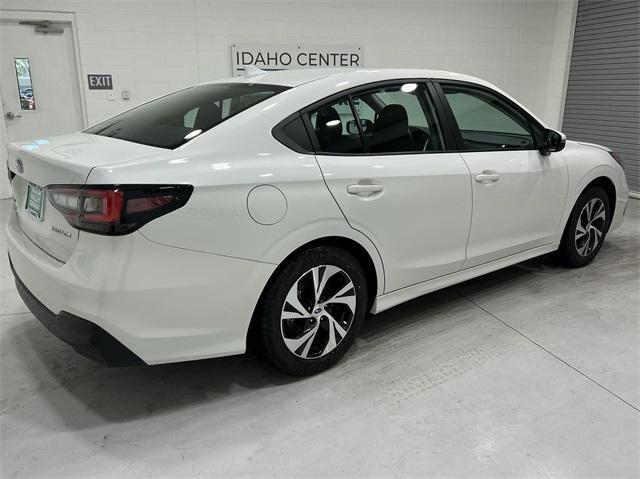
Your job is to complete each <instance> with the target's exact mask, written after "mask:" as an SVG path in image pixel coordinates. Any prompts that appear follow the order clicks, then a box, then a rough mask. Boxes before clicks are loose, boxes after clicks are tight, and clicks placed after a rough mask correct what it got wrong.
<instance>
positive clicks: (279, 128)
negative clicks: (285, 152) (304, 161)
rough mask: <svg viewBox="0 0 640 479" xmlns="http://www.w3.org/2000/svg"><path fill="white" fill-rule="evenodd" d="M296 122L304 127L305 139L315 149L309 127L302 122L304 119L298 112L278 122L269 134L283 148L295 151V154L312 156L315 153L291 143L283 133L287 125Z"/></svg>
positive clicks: (293, 142)
mask: <svg viewBox="0 0 640 479" xmlns="http://www.w3.org/2000/svg"><path fill="white" fill-rule="evenodd" d="M296 120H301V121H302V126H304V129H305V132H306V133H307V139H308V140H309V144H310V145H311V146H312V147H313V148H314V149H315V145H314V143H313V140H312V138H313V136H312V135H311V134H310V133H309V127H308V126H307V123H306V122H305V121H304V117H303V116H302V114H301V113H300V112H299V111H297V112H295V113H294V114H292V115H289V116H288V117H286V118H285V119H284V120H282V121H280V122H279V123H278V124H277V125H276V126H274V127H273V128H272V129H271V134H272V135H273V137H274V138H275V139H276V140H278V141H279V142H280V143H282V144H283V145H284V146H286V147H287V148H289V149H290V150H293V151H295V152H296V153H302V154H305V155H314V154H315V152H314V151H313V150H307V149H306V148H303V145H299V144H298V143H296V142H295V141H293V140H292V139H291V138H290V137H289V136H287V134H286V133H285V132H284V129H285V127H287V126H288V125H289V123H291V122H293V121H296Z"/></svg>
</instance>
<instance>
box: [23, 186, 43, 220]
mask: <svg viewBox="0 0 640 479" xmlns="http://www.w3.org/2000/svg"><path fill="white" fill-rule="evenodd" d="M44 194H45V192H44V188H43V187H42V186H39V185H36V184H34V183H31V182H29V183H28V185H27V198H26V203H25V206H24V208H25V210H26V211H27V214H28V215H29V216H31V217H33V218H35V219H36V220H38V221H43V220H44Z"/></svg>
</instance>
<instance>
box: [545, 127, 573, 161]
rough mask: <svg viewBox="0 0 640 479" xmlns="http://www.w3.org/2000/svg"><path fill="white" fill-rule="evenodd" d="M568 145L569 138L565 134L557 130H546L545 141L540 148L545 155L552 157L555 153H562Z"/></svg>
mask: <svg viewBox="0 0 640 479" xmlns="http://www.w3.org/2000/svg"><path fill="white" fill-rule="evenodd" d="M566 144H567V137H566V135H565V134H564V133H561V132H559V131H556V130H546V131H545V132H544V140H543V143H542V145H540V147H539V148H538V149H539V150H540V153H541V154H543V155H545V156H546V155H550V154H551V153H553V152H555V151H562V149H564V147H565V145H566Z"/></svg>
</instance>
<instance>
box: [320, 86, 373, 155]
mask: <svg viewBox="0 0 640 479" xmlns="http://www.w3.org/2000/svg"><path fill="white" fill-rule="evenodd" d="M309 120H310V121H311V127H312V128H313V131H314V132H315V135H316V139H317V141H318V146H319V151H320V152H322V153H363V152H364V148H363V145H362V138H361V137H360V132H359V131H358V128H357V126H355V127H351V128H348V126H349V125H356V123H355V116H354V114H353V110H352V109H351V105H350V103H349V100H348V98H347V97H344V98H342V99H340V100H338V101H336V102H334V103H332V104H330V105H324V106H322V107H320V108H318V109H317V110H314V111H312V112H311V113H310V114H309Z"/></svg>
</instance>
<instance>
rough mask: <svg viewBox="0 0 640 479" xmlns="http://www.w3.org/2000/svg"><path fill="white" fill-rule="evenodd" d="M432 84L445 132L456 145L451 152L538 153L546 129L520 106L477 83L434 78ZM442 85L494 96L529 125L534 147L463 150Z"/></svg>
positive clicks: (458, 130) (456, 123)
mask: <svg viewBox="0 0 640 479" xmlns="http://www.w3.org/2000/svg"><path fill="white" fill-rule="evenodd" d="M432 84H433V87H434V91H435V93H436V95H437V96H438V99H439V103H440V107H441V109H442V114H443V117H445V121H446V125H447V130H449V131H450V132H451V133H452V135H453V140H454V143H453V144H455V145H456V147H455V149H454V150H451V151H452V152H455V153H482V152H487V151H538V150H540V144H539V142H542V141H543V136H544V132H545V130H546V128H545V127H544V126H543V125H542V124H540V122H538V121H537V120H536V119H535V118H533V117H532V116H531V115H530V114H529V113H528V112H527V111H525V110H524V109H523V108H522V107H521V106H520V105H518V104H517V103H515V102H513V101H512V100H511V99H509V98H507V97H506V96H504V95H503V94H501V93H500V92H498V91H496V90H494V89H492V88H489V87H487V86H484V85H479V84H478V83H473V82H467V81H462V80H449V79H446V78H434V79H432ZM442 85H452V86H463V87H465V88H469V89H470V90H478V91H481V92H483V93H489V94H491V95H494V96H496V97H497V98H498V99H499V100H501V101H503V102H504V103H506V104H507V105H509V106H510V107H511V108H513V109H514V110H516V111H517V112H518V113H520V114H521V115H522V116H523V117H524V118H525V119H526V121H527V123H528V124H529V133H530V134H531V137H532V138H533V141H534V145H533V147H532V148H486V149H479V150H469V149H466V148H464V140H463V138H462V134H461V133H460V128H459V127H458V122H457V121H456V118H455V116H454V114H453V111H452V110H451V106H450V105H449V101H448V100H447V97H446V95H445V93H444V90H443V88H442ZM536 128H537V129H538V130H539V132H540V133H539V135H538V134H536Z"/></svg>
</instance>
